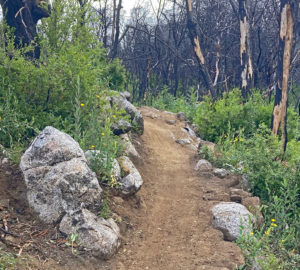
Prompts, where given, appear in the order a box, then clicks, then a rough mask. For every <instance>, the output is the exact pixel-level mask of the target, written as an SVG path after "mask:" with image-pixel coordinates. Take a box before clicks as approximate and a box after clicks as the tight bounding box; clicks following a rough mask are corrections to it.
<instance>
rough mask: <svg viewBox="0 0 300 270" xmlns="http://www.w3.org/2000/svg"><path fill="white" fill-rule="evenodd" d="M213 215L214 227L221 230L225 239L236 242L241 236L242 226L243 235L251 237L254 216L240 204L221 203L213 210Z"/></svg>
mask: <svg viewBox="0 0 300 270" xmlns="http://www.w3.org/2000/svg"><path fill="white" fill-rule="evenodd" d="M211 212H212V215H213V222H212V224H213V226H214V227H215V228H216V229H217V230H220V231H221V232H222V233H223V235H224V239H225V240H228V241H235V240H236V239H238V238H239V237H240V236H241V234H240V231H241V226H243V228H244V230H243V234H248V235H250V232H251V231H252V223H253V222H254V216H253V215H252V214H251V213H250V212H249V211H248V210H247V208H246V207H245V206H243V205H241V204H239V203H234V202H221V203H219V204H217V205H215V206H214V207H213V208H212V209H211Z"/></svg>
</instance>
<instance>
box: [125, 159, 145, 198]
mask: <svg viewBox="0 0 300 270" xmlns="http://www.w3.org/2000/svg"><path fill="white" fill-rule="evenodd" d="M119 162H120V166H121V168H122V170H123V171H124V172H126V173H128V174H127V175H126V176H125V177H123V178H122V179H121V180H120V181H119V183H120V184H121V185H120V190H121V192H122V193H123V194H124V195H133V194H134V193H136V192H138V191H139V189H140V188H141V186H142V185H143V179H142V177H141V175H140V173H139V171H138V170H137V169H136V167H135V166H134V164H133V163H132V162H131V160H130V159H129V158H128V157H125V156H124V157H120V158H119Z"/></svg>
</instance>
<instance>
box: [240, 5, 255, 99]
mask: <svg viewBox="0 0 300 270" xmlns="http://www.w3.org/2000/svg"><path fill="white" fill-rule="evenodd" d="M239 19H240V34H241V37H240V59H241V87H242V94H243V97H244V98H246V97H247V95H248V92H249V90H250V89H251V88H253V86H254V82H253V66H252V59H251V42H250V31H249V27H250V26H249V19H248V16H247V10H246V0H239Z"/></svg>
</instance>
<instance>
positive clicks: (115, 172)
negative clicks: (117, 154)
mask: <svg viewBox="0 0 300 270" xmlns="http://www.w3.org/2000/svg"><path fill="white" fill-rule="evenodd" d="M84 155H85V157H86V159H87V162H88V164H89V166H92V165H93V163H94V162H107V159H106V158H103V157H101V152H100V151H99V150H88V151H86V152H85V153H84ZM97 159H99V160H97ZM95 165H96V164H95ZM111 166H112V168H111V175H112V176H114V178H115V179H116V180H117V181H118V180H120V179H121V168H120V165H119V162H118V161H117V160H116V159H113V160H112V164H111Z"/></svg>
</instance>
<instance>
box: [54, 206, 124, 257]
mask: <svg viewBox="0 0 300 270" xmlns="http://www.w3.org/2000/svg"><path fill="white" fill-rule="evenodd" d="M59 230H60V231H61V232H63V233H65V234H66V235H70V234H76V235H77V236H78V242H79V244H80V245H82V246H83V247H85V248H87V249H88V250H90V251H91V252H92V253H93V255H94V256H96V257H101V258H104V259H108V258H110V257H111V256H112V255H114V254H115V253H116V252H117V249H118V248H119V246H120V244H121V241H120V230H119V227H118V225H117V224H116V223H115V222H114V220H113V219H111V218H110V219H108V220H105V219H103V218H99V217H97V216H96V215H95V214H93V213H91V212H90V211H88V210H86V209H81V210H79V211H76V212H74V213H68V214H67V215H65V216H64V217H63V219H62V221H61V223H60V225H59Z"/></svg>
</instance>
